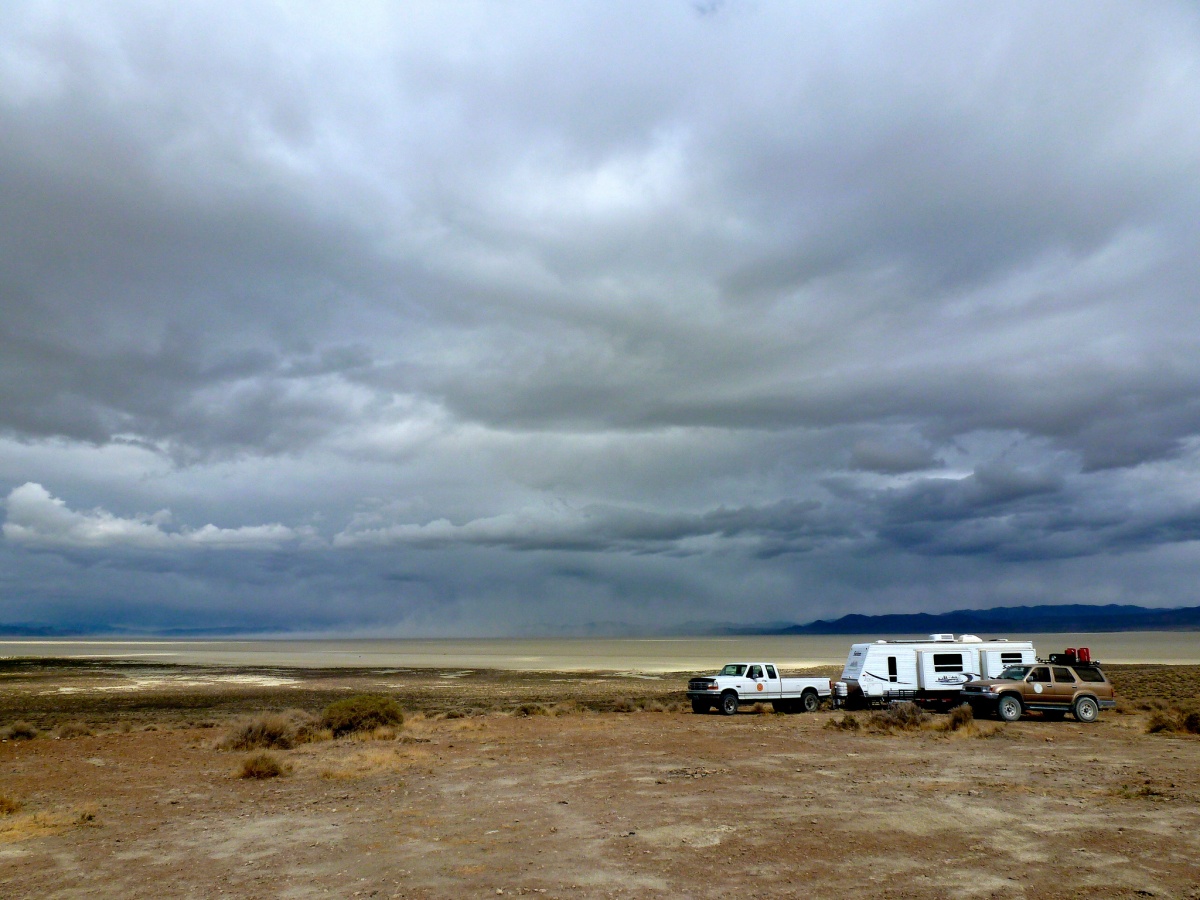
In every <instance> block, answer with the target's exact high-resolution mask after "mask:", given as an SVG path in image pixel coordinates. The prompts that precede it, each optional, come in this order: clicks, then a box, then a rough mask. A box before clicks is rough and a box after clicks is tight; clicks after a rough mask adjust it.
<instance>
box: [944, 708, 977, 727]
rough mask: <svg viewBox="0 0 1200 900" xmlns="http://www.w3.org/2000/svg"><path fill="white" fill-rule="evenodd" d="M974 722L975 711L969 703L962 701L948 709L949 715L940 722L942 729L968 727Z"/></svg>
mask: <svg viewBox="0 0 1200 900" xmlns="http://www.w3.org/2000/svg"><path fill="white" fill-rule="evenodd" d="M974 724H975V711H974V710H972V709H971V706H970V704H967V703H963V704H962V705H961V706H956V707H954V709H952V710H950V715H948V716H947V717H946V721H945V722H943V723H942V730H943V731H958V730H959V729H960V728H970V727H971V726H972V725H974Z"/></svg>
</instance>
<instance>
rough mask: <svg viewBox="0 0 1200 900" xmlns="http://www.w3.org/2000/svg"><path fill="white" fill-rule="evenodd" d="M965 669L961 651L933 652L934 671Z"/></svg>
mask: <svg viewBox="0 0 1200 900" xmlns="http://www.w3.org/2000/svg"><path fill="white" fill-rule="evenodd" d="M962 670H963V663H962V654H961V653H935V654H933V671H935V672H961V671H962Z"/></svg>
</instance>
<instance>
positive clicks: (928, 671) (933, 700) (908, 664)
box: [833, 634, 1037, 707]
mask: <svg viewBox="0 0 1200 900" xmlns="http://www.w3.org/2000/svg"><path fill="white" fill-rule="evenodd" d="M1033 662H1037V651H1035V650H1034V648H1033V644H1032V643H1031V642H1030V641H1008V640H1003V639H1000V640H990V641H985V640H983V639H982V638H979V637H976V636H975V635H973V634H964V635H962V636H961V637H959V638H957V639H956V638H955V637H954V635H952V634H931V635H930V636H929V639H928V640H915V641H875V642H874V643H871V644H854V645H853V646H851V648H850V655H849V656H848V657H847V658H846V667H845V668H844V669H843V670H842V680H841V681H839V682H837V683H836V684H834V685H833V703H834V705H835V706H844V707H856V706H873V705H877V704H880V703H888V702H890V701H893V700H912V701H913V702H915V703H919V704H921V705H925V706H935V705H936V706H949V705H952V704H955V703H958V702H959V696H958V692H959V691H961V690H962V686H963V685H964V684H966V683H967V682H968V681H974V680H976V679H978V678H996V677H997V676H999V674H1000V673H1001V672H1003V671H1004V670H1005V669H1006V668H1008V667H1009V666H1015V665H1020V664H1022V663H1026V664H1027V663H1033Z"/></svg>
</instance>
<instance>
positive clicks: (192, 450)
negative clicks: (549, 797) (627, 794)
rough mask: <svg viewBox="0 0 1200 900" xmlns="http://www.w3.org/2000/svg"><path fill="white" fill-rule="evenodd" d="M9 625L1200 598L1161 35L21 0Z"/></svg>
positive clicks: (2, 584) (788, 613)
mask: <svg viewBox="0 0 1200 900" xmlns="http://www.w3.org/2000/svg"><path fill="white" fill-rule="evenodd" d="M0 135H3V137H2V138H0V211H2V213H0V497H4V498H6V500H5V501H4V516H5V518H4V521H3V526H2V527H3V531H2V534H3V537H2V539H0V573H2V574H0V625H3V624H8V625H28V626H47V627H61V628H66V629H71V628H77V629H81V630H88V629H95V628H104V627H110V626H111V627H121V628H127V629H136V628H142V629H146V630H154V629H164V628H171V627H176V626H178V627H188V628H196V629H203V628H206V627H209V628H233V629H236V628H246V629H266V630H274V631H278V632H288V631H303V632H306V633H308V632H314V633H315V632H323V631H345V632H354V633H372V634H384V633H386V634H398V635H402V634H468V633H478V634H497V633H539V632H541V633H581V632H586V631H595V630H602V631H603V630H607V631H620V630H672V629H687V628H694V627H704V626H706V625H707V624H711V623H719V622H729V621H736V622H740V623H741V624H753V623H755V622H773V621H807V620H810V619H813V618H818V617H828V616H829V615H836V614H840V613H844V612H864V613H871V612H900V611H933V612H936V611H940V610H944V609H951V608H959V607H963V606H992V605H1012V604H1014V603H1055V602H1128V603H1140V604H1144V605H1151V606H1155V605H1160V606H1171V605H1193V604H1195V603H1196V602H1197V600H1196V596H1195V590H1194V587H1193V584H1194V581H1195V576H1194V573H1195V571H1196V564H1197V562H1198V561H1200V543H1198V538H1200V477H1198V475H1200V338H1198V336H1197V334H1198V332H1197V328H1196V320H1197V313H1196V310H1197V304H1198V300H1200V298H1198V296H1197V285H1198V284H1200V13H1198V12H1197V10H1196V8H1195V6H1194V5H1192V4H1187V3H1150V4H1142V5H1139V6H1138V7H1137V8H1136V9H1133V8H1130V7H1128V6H1126V5H1122V4H1117V3H1101V4H1094V3H1093V4H1083V3H1062V4H1055V5H1054V6H1052V7H1049V8H1047V7H1045V6H1044V5H1040V4H1032V3H1028V4H1023V3H1018V4H1016V5H1009V6H1005V7H1002V8H994V9H992V8H975V7H964V6H962V5H958V4H949V3H920V4H911V5H905V6H896V7H889V6H883V5H879V6H868V7H860V8H856V9H852V10H848V9H842V8H834V7H828V8H825V7H820V6H796V5H774V6H773V5H763V4H753V3H737V2H730V3H719V4H689V3H686V2H682V0H681V2H678V3H662V4H655V5H652V6H647V5H645V4H636V3H615V4H614V3H607V2H606V3H575V4H565V5H546V4H526V3H508V4H502V5H498V4H485V3H480V4H473V3H462V4H454V5H451V6H439V5H401V4H390V3H364V4H354V5H350V6H345V7H338V8H336V9H330V8H327V7H325V6H322V5H320V4H304V3H297V4H275V3H257V2H247V3H243V4H240V5H238V6H237V7H236V8H229V9H224V8H223V9H221V10H214V9H213V8H212V7H211V6H209V5H205V4H195V3H187V2H184V3H175V4H171V5H169V6H159V5H153V4H149V5H147V4H141V3H133V2H130V3H120V2H118V3H106V4H81V3H57V2H14V3H9V4H6V5H4V7H3V8H2V9H0Z"/></svg>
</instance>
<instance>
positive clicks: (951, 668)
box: [919, 650, 968, 692]
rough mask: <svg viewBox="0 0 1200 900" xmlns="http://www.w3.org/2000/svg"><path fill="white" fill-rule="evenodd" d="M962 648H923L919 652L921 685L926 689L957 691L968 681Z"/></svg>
mask: <svg viewBox="0 0 1200 900" xmlns="http://www.w3.org/2000/svg"><path fill="white" fill-rule="evenodd" d="M964 656H965V654H964V653H963V651H962V650H925V651H922V652H921V653H920V657H921V659H920V664H919V669H920V674H921V687H922V688H924V689H925V690H926V691H935V692H941V691H958V690H961V689H962V686H963V685H964V684H966V682H967V681H968V675H966V674H965V671H966V665H965V663H966V660H965V658H964Z"/></svg>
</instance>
